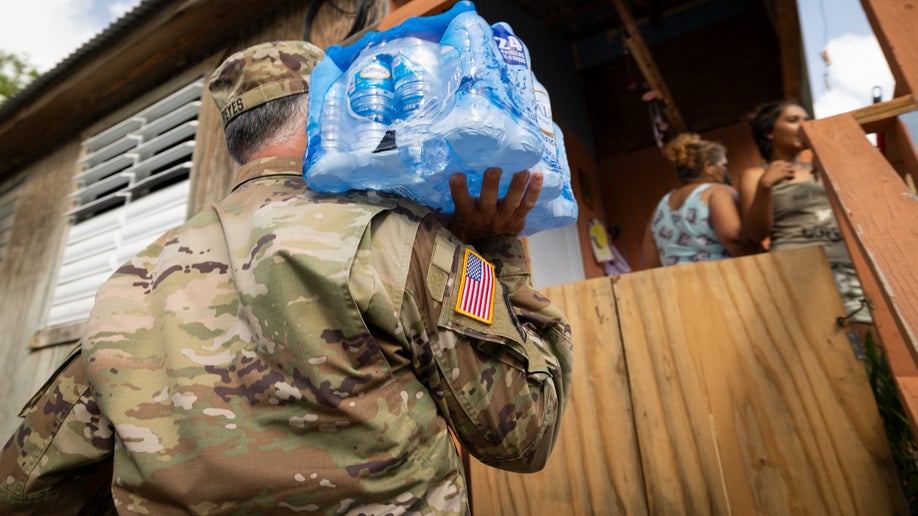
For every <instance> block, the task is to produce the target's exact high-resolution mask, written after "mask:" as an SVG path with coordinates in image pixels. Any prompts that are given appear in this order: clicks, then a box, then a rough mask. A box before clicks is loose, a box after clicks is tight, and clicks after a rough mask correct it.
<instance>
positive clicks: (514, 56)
mask: <svg viewBox="0 0 918 516" xmlns="http://www.w3.org/2000/svg"><path fill="white" fill-rule="evenodd" d="M493 32H494V41H495V42H496V43H497V48H498V49H499V50H500V55H501V56H502V57H503V58H504V62H505V63H507V64H508V65H523V66H528V65H529V63H527V62H526V47H525V46H523V42H522V41H520V38H518V37H516V36H515V35H513V34H512V33H511V32H510V31H508V30H507V29H506V28H504V27H502V26H499V25H498V26H496V27H493Z"/></svg>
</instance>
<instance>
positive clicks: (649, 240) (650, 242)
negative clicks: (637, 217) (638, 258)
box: [641, 221, 663, 269]
mask: <svg viewBox="0 0 918 516" xmlns="http://www.w3.org/2000/svg"><path fill="white" fill-rule="evenodd" d="M641 254H642V255H643V257H644V263H646V264H647V268H648V269H650V268H654V267H662V266H663V262H661V261H660V250H659V249H658V248H657V242H656V240H654V238H653V231H651V230H650V221H647V225H646V226H645V227H644V239H643V241H642V242H641Z"/></svg>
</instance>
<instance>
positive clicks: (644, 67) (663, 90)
mask: <svg viewBox="0 0 918 516" xmlns="http://www.w3.org/2000/svg"><path fill="white" fill-rule="evenodd" d="M612 5H614V6H615V10H616V11H618V16H619V18H621V20H622V25H624V27H625V32H626V34H624V35H623V36H624V40H625V44H626V45H628V50H630V51H631V55H632V56H634V60H635V61H636V62H637V64H638V67H639V68H640V69H641V73H642V74H643V75H644V79H645V80H647V83H648V84H649V85H650V88H651V89H652V90H654V91H655V92H656V93H657V97H658V98H659V99H660V100H662V101H663V113H664V114H665V115H666V121H667V122H669V125H670V126H671V127H672V128H673V130H674V131H675V132H677V133H682V132H685V131H686V130H687V127H686V125H685V120H684V119H683V118H682V114H681V113H680V112H679V109H678V107H676V102H675V101H674V100H673V96H672V94H670V92H669V88H668V87H667V86H666V82H665V81H664V80H663V76H662V75H661V74H660V70H659V68H657V64H656V62H655V61H654V60H653V56H651V55H650V50H649V49H648V48H647V44H646V43H645V42H644V38H643V37H642V36H641V31H640V29H638V26H637V23H635V21H634V18H633V17H632V16H631V12H630V11H629V10H628V8H627V7H625V3H624V2H623V1H622V0H612Z"/></svg>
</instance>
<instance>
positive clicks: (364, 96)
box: [348, 53, 395, 149]
mask: <svg viewBox="0 0 918 516" xmlns="http://www.w3.org/2000/svg"><path fill="white" fill-rule="evenodd" d="M391 62H392V58H391V56H389V55H388V54H383V53H377V54H374V55H371V56H369V57H368V58H365V61H363V62H362V63H359V64H358V65H357V68H356V72H355V73H354V75H353V78H352V80H351V81H350V84H349V87H348V90H349V91H348V96H349V97H350V104H351V110H352V111H353V112H354V114H355V115H357V116H358V117H361V118H362V119H363V120H361V121H360V123H359V124H358V125H357V127H356V128H355V136H356V137H357V145H356V147H357V148H359V149H366V148H369V149H376V148H377V147H378V146H379V145H380V143H381V142H382V140H383V138H384V137H385V135H386V131H387V130H388V128H389V124H390V123H392V119H393V118H394V114H395V94H394V92H393V88H392V70H391Z"/></svg>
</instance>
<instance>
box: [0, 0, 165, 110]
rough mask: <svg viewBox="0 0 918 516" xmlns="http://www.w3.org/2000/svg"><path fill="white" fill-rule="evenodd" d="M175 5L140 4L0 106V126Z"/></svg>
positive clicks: (160, 0)
mask: <svg viewBox="0 0 918 516" xmlns="http://www.w3.org/2000/svg"><path fill="white" fill-rule="evenodd" d="M176 1H177V0H143V1H142V2H141V3H140V4H138V5H137V7H135V8H134V9H132V10H131V11H129V12H127V13H125V14H124V15H123V16H121V18H118V19H117V20H115V21H114V22H112V23H111V24H110V25H109V26H108V27H107V28H105V30H103V31H102V32H100V33H99V34H97V35H96V36H95V37H94V38H92V39H91V40H89V41H88V42H86V43H84V44H83V45H82V46H81V47H80V48H78V49H76V50H75V51H74V52H73V53H71V54H70V55H69V56H67V57H66V58H64V59H63V60H62V61H61V62H60V63H58V64H57V66H55V67H54V68H52V69H51V70H49V71H47V72H45V73H44V74H42V75H40V76H38V77H37V78H36V79H35V80H34V81H32V82H31V83H29V85H28V86H27V87H25V88H24V89H22V90H20V91H19V92H17V93H16V94H15V95H13V96H12V97H10V98H9V99H7V101H6V102H4V103H3V104H0V122H3V121H4V120H6V119H7V118H9V117H10V116H11V115H13V114H15V113H16V112H17V111H19V109H20V108H22V107H23V106H25V105H26V104H28V103H29V102H32V101H34V100H36V99H38V97H40V96H41V94H42V93H43V92H44V91H45V90H47V89H48V87H49V86H51V85H52V84H54V83H55V81H57V80H58V79H60V78H62V77H65V76H66V75H67V74H68V73H69V72H71V71H73V70H74V69H76V68H77V67H79V66H80V64H81V63H82V62H83V61H85V60H86V59H87V58H89V57H90V56H93V55H95V54H96V53H97V52H101V51H103V50H104V49H105V48H106V47H107V45H109V43H111V42H112V41H114V40H116V39H118V38H120V37H121V36H123V35H124V34H126V33H128V32H130V31H131V29H132V28H133V27H134V26H135V25H136V24H138V23H139V22H141V21H142V20H144V19H145V18H146V17H147V16H149V15H150V14H151V13H154V12H156V11H157V10H158V9H161V8H163V7H164V6H166V5H169V4H171V3H175V2H176Z"/></svg>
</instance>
